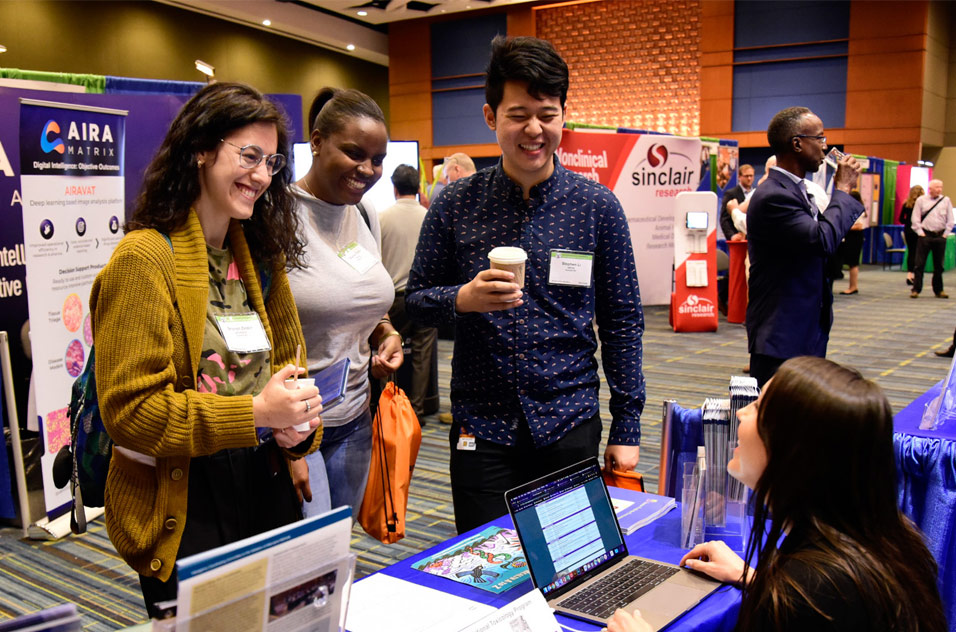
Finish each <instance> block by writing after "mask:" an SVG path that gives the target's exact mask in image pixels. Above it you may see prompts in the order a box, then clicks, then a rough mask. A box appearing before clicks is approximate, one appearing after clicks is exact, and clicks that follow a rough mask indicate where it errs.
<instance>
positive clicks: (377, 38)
mask: <svg viewBox="0 0 956 632" xmlns="http://www.w3.org/2000/svg"><path fill="white" fill-rule="evenodd" d="M157 1H158V2H162V3H164V4H169V5H172V6H176V7H179V8H181V9H186V10H189V11H196V12H198V13H203V14H205V15H210V16H213V17H217V18H220V19H223V20H228V21H230V22H236V23H239V24H245V25H247V26H251V27H254V28H258V29H261V30H263V31H269V32H272V33H276V34H278V35H282V36H284V37H290V38H293V39H296V40H299V41H303V42H308V43H310V44H315V45H317V46H322V47H323V48H329V49H331V50H335V51H338V52H341V53H343V54H346V55H354V56H355V57H358V58H360V59H364V60H366V61H370V62H373V63H376V64H381V65H383V66H387V65H388V35H387V27H386V25H387V24H388V23H389V22H397V21H399V20H412V19H416V18H424V17H435V16H441V15H448V14H451V13H462V12H467V11H475V10H479V9H487V8H489V7H500V6H505V5H510V4H521V3H525V2H533V1H534V0H157ZM362 13H364V15H362ZM266 21H268V24H266V23H265V22H266Z"/></svg>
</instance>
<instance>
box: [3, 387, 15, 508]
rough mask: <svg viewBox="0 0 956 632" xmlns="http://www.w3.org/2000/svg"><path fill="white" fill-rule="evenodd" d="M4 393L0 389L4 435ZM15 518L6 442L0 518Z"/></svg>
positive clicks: (5, 403)
mask: <svg viewBox="0 0 956 632" xmlns="http://www.w3.org/2000/svg"><path fill="white" fill-rule="evenodd" d="M6 412H7V402H6V393H5V392H4V389H3V388H2V387H0V432H2V433H3V435H6V428H7V419H6ZM16 517H17V510H16V503H14V501H13V489H12V484H11V481H10V464H9V461H8V457H7V446H6V442H4V444H3V449H2V450H0V518H9V519H14V518H16Z"/></svg>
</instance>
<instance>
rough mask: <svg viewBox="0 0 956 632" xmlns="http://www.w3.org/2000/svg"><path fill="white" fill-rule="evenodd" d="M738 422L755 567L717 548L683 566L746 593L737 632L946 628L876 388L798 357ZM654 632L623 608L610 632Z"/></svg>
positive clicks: (698, 552)
mask: <svg viewBox="0 0 956 632" xmlns="http://www.w3.org/2000/svg"><path fill="white" fill-rule="evenodd" d="M738 418H739V420H740V425H739V428H738V432H737V438H738V441H737V443H738V446H737V448H736V449H735V450H734V455H733V458H732V459H731V461H730V463H729V464H728V465H727V469H728V471H729V472H730V474H731V475H732V476H733V477H734V478H736V479H738V480H739V481H741V482H743V483H744V484H746V485H747V486H748V487H751V488H752V489H753V490H754V499H753V500H754V507H755V509H754V527H753V531H752V533H751V535H750V539H749V541H748V543H747V552H746V558H747V561H748V562H747V563H744V560H742V559H741V558H740V557H739V556H738V555H737V554H735V553H734V552H732V551H731V550H730V549H729V548H728V547H727V546H726V545H725V544H724V543H723V542H719V541H718V542H706V543H704V544H699V545H697V546H696V547H694V548H693V549H691V550H690V551H689V552H688V553H687V554H686V555H685V556H684V558H683V559H682V560H681V564H682V565H685V566H687V567H688V568H692V569H694V570H697V571H701V572H703V573H706V574H708V575H710V576H711V577H713V578H715V579H718V580H721V581H724V582H728V583H734V584H737V585H740V586H743V603H742V605H741V608H740V618H739V620H738V623H737V629H738V630H854V631H859V630H899V631H916V630H922V631H933V632H937V631H938V632H943V631H944V630H946V620H945V617H944V615H943V608H942V604H941V602H940V597H939V592H938V589H937V586H936V563H935V561H934V560H933V557H932V556H931V555H930V553H929V551H928V550H927V549H926V546H925V544H924V543H923V540H922V537H921V536H920V534H919V533H918V532H917V531H916V529H915V528H913V527H912V526H911V525H910V523H909V522H908V521H907V520H906V518H904V517H903V515H902V514H901V513H900V511H899V509H898V508H897V505H896V485H897V483H896V465H895V463H894V461H893V413H892V411H891V409H890V405H889V403H888V402H887V401H886V397H885V396H884V395H883V392H882V391H881V390H880V387H879V386H877V385H876V384H874V383H873V382H870V381H869V380H866V379H864V378H863V377H862V376H861V375H860V374H859V373H857V372H856V371H853V370H850V369H846V368H844V367H841V366H840V365H838V364H835V363H833V362H831V361H829V360H825V359H823V358H813V357H802V358H794V359H792V360H788V361H787V362H785V363H784V364H783V365H782V366H781V367H780V369H779V370H778V371H777V373H776V375H774V377H773V378H772V379H771V380H770V381H769V382H768V383H767V384H766V386H765V387H764V389H763V392H762V393H761V395H760V398H759V399H758V400H757V401H756V402H755V403H753V404H751V405H750V406H747V407H746V408H744V409H742V410H741V411H740V412H739V413H738ZM784 535H786V537H785V538H784V539H783V541H782V543H781V542H780V540H781V538H782V537H783V536H784ZM778 543H779V546H778ZM755 557H756V558H757V563H756V568H751V567H750V565H749V564H750V563H752V562H753V560H754V558H755ZM646 625H647V624H646V623H644V621H643V620H641V619H640V617H639V614H638V616H637V617H635V616H632V615H631V614H630V613H627V612H624V611H623V610H618V611H617V612H616V613H615V614H614V616H613V617H612V619H611V620H610V621H609V622H608V626H607V627H608V630H609V631H610V632H621V631H626V630H645V629H646V630H649V629H650V628H649V627H642V626H646Z"/></svg>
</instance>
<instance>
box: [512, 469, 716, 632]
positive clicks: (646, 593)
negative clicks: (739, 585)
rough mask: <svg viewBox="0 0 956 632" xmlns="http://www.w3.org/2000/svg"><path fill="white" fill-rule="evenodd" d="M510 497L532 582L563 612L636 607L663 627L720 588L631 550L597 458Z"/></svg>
mask: <svg viewBox="0 0 956 632" xmlns="http://www.w3.org/2000/svg"><path fill="white" fill-rule="evenodd" d="M505 502H506V503H507V504H508V512H509V513H510V514H511V519H512V520H513V521H514V524H515V529H516V530H517V532H518V538H519V539H520V540H521V548H522V549H524V553H525V557H526V558H527V560H528V567H529V570H530V572H531V580H532V581H533V582H534V585H535V587H536V588H538V589H539V590H540V591H541V592H542V594H543V595H544V598H545V599H546V600H547V602H548V605H549V606H551V607H552V608H554V609H555V611H557V612H560V613H561V614H565V615H568V616H571V617H575V618H578V619H583V620H585V621H590V622H592V623H597V624H599V625H605V624H606V623H607V619H608V618H609V617H610V616H611V615H612V614H614V611H615V610H616V609H617V608H625V609H627V610H633V609H634V608H639V609H640V611H641V616H643V617H644V619H645V620H646V621H647V622H648V623H650V624H651V626H652V627H653V628H654V629H655V630H659V629H660V628H663V627H664V626H666V625H667V624H668V623H670V622H671V621H673V620H674V619H676V618H677V617H679V616H680V615H681V614H683V613H684V612H686V611H687V610H690V609H691V608H692V607H694V606H695V605H696V604H698V603H699V602H700V601H701V600H702V599H703V598H704V597H706V596H707V595H709V594H710V593H711V592H713V591H714V590H716V589H717V588H718V587H719V586H720V583H719V582H717V581H715V580H713V579H710V578H708V577H705V576H704V575H701V574H699V573H695V572H693V571H689V570H687V569H683V568H681V567H679V566H675V565H674V564H665V563H663V562H657V561H654V560H647V559H644V558H640V557H636V556H633V555H629V554H628V551H627V545H626V544H625V543H624V536H623V535H622V534H621V527H620V526H619V525H618V523H617V517H616V516H615V514H614V507H613V506H612V505H611V497H610V495H609V494H608V491H607V486H605V484H604V479H603V478H602V477H601V467H600V465H599V464H598V460H597V459H596V458H591V459H586V460H584V461H581V462H580V463H576V464H575V465H572V466H569V467H566V468H564V469H562V470H559V471H557V472H555V473H553V474H549V475H548V476H544V477H542V478H539V479H537V480H534V481H531V482H530V483H526V484H524V485H521V486H520V487H517V488H515V489H512V490H510V491H508V492H506V493H505ZM635 576H636V577H635ZM635 583H636V584H637V586H636V585H635Z"/></svg>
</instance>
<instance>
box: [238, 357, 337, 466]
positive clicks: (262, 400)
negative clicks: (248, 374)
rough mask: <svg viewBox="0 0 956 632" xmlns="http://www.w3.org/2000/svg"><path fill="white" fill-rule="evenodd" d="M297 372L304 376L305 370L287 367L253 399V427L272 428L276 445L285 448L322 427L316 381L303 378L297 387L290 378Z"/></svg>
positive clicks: (275, 375)
mask: <svg viewBox="0 0 956 632" xmlns="http://www.w3.org/2000/svg"><path fill="white" fill-rule="evenodd" d="M297 372H298V373H303V372H305V369H303V368H298V369H297V368H296V367H295V366H293V365H291V364H288V365H286V366H285V367H283V368H282V369H281V370H280V371H278V372H276V373H275V374H274V375H273V376H272V377H271V378H269V382H268V383H267V384H266V386H265V388H263V389H262V392H261V393H259V394H258V395H256V396H255V397H253V398H252V415H253V418H254V419H255V424H256V426H257V427H261V428H272V429H273V435H274V436H275V437H276V441H278V443H279V445H281V446H282V447H285V448H288V447H292V446H294V445H296V444H297V443H299V442H301V441H303V440H304V439H305V438H306V437H308V436H309V434H311V433H312V431H313V430H315V429H316V428H317V427H318V426H319V424H321V423H322V420H321V419H319V413H321V412H322V398H321V397H320V396H319V389H318V388H316V387H315V380H313V379H311V378H303V379H299V380H298V384H296V380H294V379H293V376H294V375H295V374H296V373H297ZM296 426H297V427H296ZM300 429H301V430H300Z"/></svg>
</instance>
